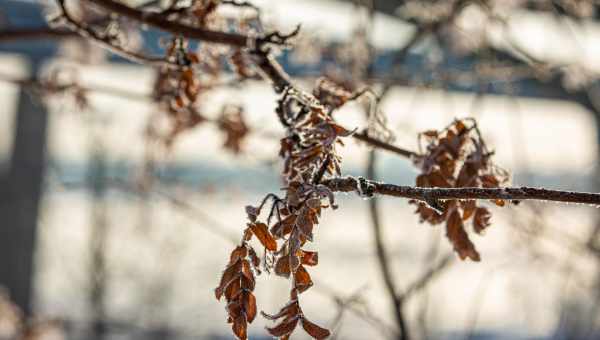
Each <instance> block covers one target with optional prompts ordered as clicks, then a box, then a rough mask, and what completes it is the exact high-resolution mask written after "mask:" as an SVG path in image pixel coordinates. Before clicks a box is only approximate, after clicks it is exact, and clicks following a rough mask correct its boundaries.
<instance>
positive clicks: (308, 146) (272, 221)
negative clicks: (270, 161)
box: [217, 80, 352, 339]
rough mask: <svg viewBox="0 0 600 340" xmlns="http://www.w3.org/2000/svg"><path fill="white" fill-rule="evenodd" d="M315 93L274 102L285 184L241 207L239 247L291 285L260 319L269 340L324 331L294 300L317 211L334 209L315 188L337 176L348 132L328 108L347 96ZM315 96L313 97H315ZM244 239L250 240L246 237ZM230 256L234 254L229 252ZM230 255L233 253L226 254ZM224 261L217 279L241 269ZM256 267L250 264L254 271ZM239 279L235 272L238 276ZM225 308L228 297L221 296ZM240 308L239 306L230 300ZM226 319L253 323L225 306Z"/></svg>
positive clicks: (318, 335) (336, 91) (327, 195)
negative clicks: (269, 323)
mask: <svg viewBox="0 0 600 340" xmlns="http://www.w3.org/2000/svg"><path fill="white" fill-rule="evenodd" d="M314 94H315V95H311V94H309V93H304V92H300V91H298V90H296V89H294V88H287V89H286V90H285V91H284V92H283V94H282V97H281V99H280V100H279V101H278V105H277V110H276V111H277V114H278V116H279V119H280V120H281V122H282V124H283V125H284V126H285V127H286V128H287V136H286V137H284V138H283V139H281V148H280V152H279V154H280V156H281V157H282V158H283V160H284V169H283V175H284V178H285V182H286V187H285V188H284V190H285V196H284V197H283V198H280V197H279V196H277V195H275V194H269V195H267V196H266V197H265V199H264V200H263V201H262V202H261V204H260V205H259V206H257V207H253V206H248V207H246V213H247V215H248V227H247V228H246V231H245V235H246V236H245V237H244V244H245V243H246V242H247V240H249V238H250V237H251V236H252V235H253V236H256V238H257V239H258V240H259V241H260V243H261V244H262V246H263V247H264V249H265V256H264V257H263V259H264V260H263V263H262V264H263V267H264V269H265V270H267V271H268V272H274V273H275V275H277V276H281V277H284V278H286V279H289V280H290V281H291V289H290V300H289V301H288V303H287V304H286V305H285V306H284V307H283V308H281V310H280V311H279V312H278V313H276V314H273V315H270V314H267V313H264V312H263V313H262V315H263V316H264V317H265V318H267V319H269V320H273V321H275V322H277V323H276V324H275V325H274V326H273V327H269V328H267V331H268V332H269V333H270V334H271V335H272V336H274V337H278V338H282V339H288V338H289V337H290V335H291V334H292V332H293V331H294V330H295V329H296V328H297V326H298V325H301V326H302V328H303V329H304V331H305V332H307V333H308V334H309V335H310V336H312V337H313V338H315V339H324V338H326V337H328V336H329V334H330V332H329V331H328V330H327V329H324V328H322V327H320V326H318V325H316V324H315V323H313V322H312V321H310V320H308V319H307V317H306V315H305V314H304V313H303V312H302V308H301V305H300V299H299V296H300V294H301V293H303V292H305V291H307V290H308V289H309V288H310V287H312V285H313V281H312V279H311V275H310V273H309V272H308V270H307V268H308V267H311V266H316V265H317V264H318V253H317V252H315V251H311V250H308V249H306V246H307V244H308V242H311V241H312V240H313V233H314V229H315V227H316V226H317V225H318V224H319V218H320V216H321V214H322V211H323V210H324V209H327V208H333V209H335V208H337V206H336V205H335V201H334V196H333V193H332V192H331V190H330V189H329V188H328V187H326V186H324V185H322V184H320V182H321V181H322V180H323V179H326V178H329V177H332V176H339V175H341V169H340V162H341V158H340V156H339V155H338V154H337V152H336V147H337V146H338V145H343V143H342V141H341V139H340V137H346V136H349V135H350V134H351V133H352V132H351V131H348V130H346V129H345V128H343V127H342V126H340V125H338V124H336V123H335V121H334V120H333V118H332V113H333V111H334V110H336V109H338V108H339V107H341V106H342V105H343V104H344V103H345V102H346V101H347V100H349V99H350V98H351V97H352V95H351V94H350V93H349V92H347V91H345V90H343V89H342V88H340V87H338V86H336V85H335V84H333V83H331V82H328V81H325V80H320V81H319V82H318V83H317V88H316V89H315V91H314ZM316 96H318V97H316ZM268 203H270V209H269V213H268V216H267V219H266V223H264V222H262V221H261V220H260V215H261V211H262V210H263V209H264V208H265V206H267V205H268ZM248 235H250V237H249V236H248ZM234 252H235V250H234ZM232 256H233V255H232ZM235 266H236V265H235V263H232V262H231V261H230V263H229V265H228V267H227V269H226V271H225V272H224V274H223V277H225V276H229V275H231V274H230V272H236V271H238V272H239V271H240V270H241V269H240V268H243V266H240V265H237V266H238V267H235ZM256 267H257V266H256V265H255V266H254V268H256ZM240 275H241V274H240ZM227 281H228V280H227V279H223V278H222V280H221V284H220V285H219V287H217V297H218V298H219V297H220V296H221V294H222V293H221V292H222V291H224V290H226V289H227V286H226V285H225V284H224V282H227ZM226 298H227V299H228V300H227V301H228V304H230V303H232V302H231V301H237V300H232V298H231V297H228V296H226ZM235 303H238V304H240V305H243V303H241V302H239V301H238V302H235ZM228 312H229V320H230V321H232V322H234V325H236V327H238V328H240V327H241V326H245V325H246V324H247V323H249V322H251V320H252V319H253V317H252V318H250V317H247V316H246V319H245V321H241V319H240V321H239V322H237V323H235V320H236V318H240V315H242V314H241V313H240V312H239V309H231V308H228ZM236 327H234V332H235V334H236V335H237V336H238V337H239V338H240V339H244V338H245V336H246V330H245V329H244V330H241V329H236Z"/></svg>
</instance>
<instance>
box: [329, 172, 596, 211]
mask: <svg viewBox="0 0 600 340" xmlns="http://www.w3.org/2000/svg"><path fill="white" fill-rule="evenodd" d="M323 184H324V185H326V186H328V187H329V188H330V189H331V190H333V191H339V192H351V191H358V192H360V191H361V190H359V189H360V188H359V187H360V186H368V187H369V192H371V193H373V194H380V195H385V196H394V197H403V198H410V199H415V200H419V201H423V202H428V201H432V200H433V201H437V200H449V199H459V200H460V199H465V200H466V199H485V200H496V199H500V200H509V201H523V200H538V201H554V202H563V203H581V204H589V205H596V206H600V193H588V192H574V191H561V190H550V189H541V188H531V187H518V188H517V187H506V188H470V187H469V188H422V187H412V186H405V185H395V184H388V183H380V182H376V181H372V180H366V179H364V178H360V177H359V178H355V177H350V176H348V177H341V178H334V179H328V180H325V181H323ZM362 192H364V190H363V191H362Z"/></svg>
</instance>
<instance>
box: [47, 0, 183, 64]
mask: <svg viewBox="0 0 600 340" xmlns="http://www.w3.org/2000/svg"><path fill="white" fill-rule="evenodd" d="M56 2H57V4H58V7H59V9H60V15H59V17H58V18H57V20H58V19H64V20H65V21H66V24H67V26H68V27H69V28H70V29H71V30H73V31H74V32H75V33H77V34H79V35H80V36H82V37H84V38H88V39H90V40H91V41H93V42H96V43H98V44H100V45H101V46H103V47H104V48H106V49H107V50H109V51H111V52H113V53H114V54H116V55H119V56H121V57H123V58H125V59H128V60H131V61H133V62H136V63H140V64H149V65H154V66H168V67H175V68H177V67H180V65H178V64H176V63H174V62H171V61H169V60H167V59H165V58H162V57H150V56H146V55H143V54H140V53H137V52H134V51H129V50H126V49H125V48H123V47H122V46H120V45H119V44H116V43H115V42H113V41H111V38H110V37H108V36H105V35H102V34H99V33H98V32H96V31H94V30H93V29H92V27H91V26H89V25H88V24H86V23H81V22H78V21H77V20H75V18H73V17H72V16H71V15H70V13H69V11H68V10H67V6H66V4H65V0H57V1H56ZM132 10H134V11H137V10H135V9H132Z"/></svg>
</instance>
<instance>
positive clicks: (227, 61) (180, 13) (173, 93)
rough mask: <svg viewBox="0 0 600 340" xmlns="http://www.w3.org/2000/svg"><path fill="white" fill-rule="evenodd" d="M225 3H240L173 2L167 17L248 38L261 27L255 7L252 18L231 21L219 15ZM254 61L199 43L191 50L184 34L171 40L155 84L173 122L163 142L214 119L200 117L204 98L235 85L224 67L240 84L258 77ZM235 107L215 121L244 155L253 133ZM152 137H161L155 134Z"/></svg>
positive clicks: (156, 95)
mask: <svg viewBox="0 0 600 340" xmlns="http://www.w3.org/2000/svg"><path fill="white" fill-rule="evenodd" d="M225 4H234V5H236V4H237V5H239V4H238V3H236V2H231V3H230V2H223V1H214V0H201V1H192V2H189V1H173V2H172V3H171V5H170V6H169V7H168V8H167V9H165V10H164V12H163V14H164V15H165V16H166V17H168V18H171V19H176V20H178V21H180V22H184V23H187V24H188V25H191V26H196V27H199V28H206V29H211V30H230V31H235V32H238V33H241V34H249V33H250V32H256V31H257V30H260V29H261V25H260V23H259V21H258V14H257V12H256V10H255V9H254V8H253V13H254V15H252V16H249V17H248V16H242V15H240V16H237V17H233V18H228V17H225V16H223V15H221V14H220V13H219V12H218V9H219V7H220V6H222V5H225ZM239 6H241V5H239ZM249 58H250V57H249V56H248V55H247V53H246V52H244V51H242V50H241V49H239V48H227V47H225V48H224V47H219V46H215V45H212V44H200V45H199V46H198V47H196V48H195V49H192V48H190V46H188V41H187V40H186V39H184V38H182V37H179V36H175V37H174V38H172V40H171V41H170V42H169V43H168V46H167V48H166V55H165V60H166V61H168V64H167V65H165V66H163V67H161V68H160V69H159V71H158V75H157V78H156V81H155V85H154V99H155V101H156V102H158V103H159V105H160V107H161V109H162V111H164V112H166V114H167V117H168V119H169V121H170V124H169V128H168V132H167V133H166V134H164V136H162V138H161V139H162V140H163V141H164V142H165V143H166V145H171V144H172V143H173V142H174V140H175V139H176V137H177V136H179V135H180V134H181V133H182V132H184V131H187V130H190V129H192V128H194V127H196V126H197V125H198V124H200V123H203V122H205V121H209V120H210V119H208V118H206V117H205V116H204V115H203V114H202V113H201V112H202V111H203V108H202V107H201V105H200V103H201V100H199V99H200V97H201V96H206V95H209V94H210V93H211V91H212V90H214V89H216V88H218V87H220V86H223V85H232V84H233V83H229V82H228V81H227V80H226V77H225V76H224V74H223V65H228V66H229V68H230V69H231V70H232V71H233V73H234V74H235V75H236V76H237V78H238V79H237V80H236V81H237V82H239V81H243V80H246V79H250V78H254V77H256V72H255V71H254V69H253V67H252V63H251V62H250V60H249ZM174 65H175V66H174ZM232 107H235V108H237V107H236V106H232V105H225V107H224V108H223V109H222V115H221V117H220V118H219V119H218V120H217V121H216V123H217V124H218V126H219V129H220V130H222V131H223V132H224V133H225V134H226V142H225V147H226V148H227V149H229V150H231V151H232V152H234V153H239V152H240V151H241V148H240V146H241V143H242V139H243V137H245V136H246V134H247V132H248V129H247V127H246V124H245V123H244V121H243V117H242V109H235V110H232ZM235 111H237V112H238V113H235ZM153 135H154V136H157V135H158V136H160V135H161V134H160V133H158V132H156V131H154V132H153Z"/></svg>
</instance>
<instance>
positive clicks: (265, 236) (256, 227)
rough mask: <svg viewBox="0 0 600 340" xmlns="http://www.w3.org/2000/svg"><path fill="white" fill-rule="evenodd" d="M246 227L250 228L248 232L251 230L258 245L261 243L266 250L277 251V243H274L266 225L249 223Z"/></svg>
mask: <svg viewBox="0 0 600 340" xmlns="http://www.w3.org/2000/svg"><path fill="white" fill-rule="evenodd" d="M248 227H250V230H252V232H253V233H254V235H256V238H258V240H259V241H260V243H262V245H263V246H265V248H267V250H270V251H275V250H277V241H275V239H274V238H273V235H271V233H269V229H268V227H267V225H266V224H264V223H260V222H256V223H249V224H248Z"/></svg>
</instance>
